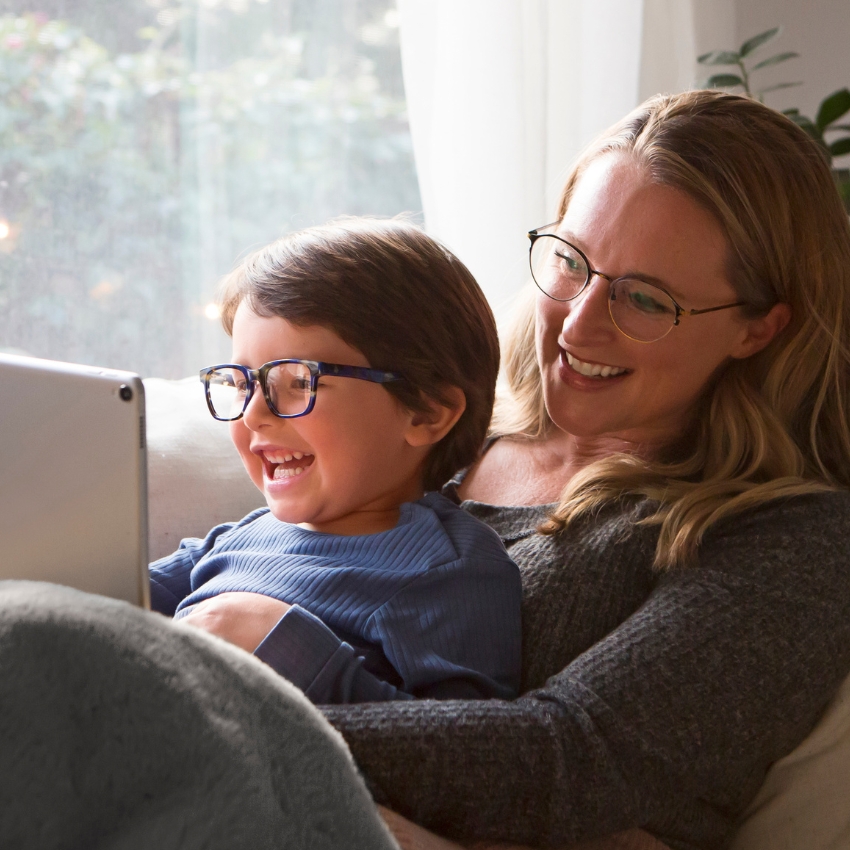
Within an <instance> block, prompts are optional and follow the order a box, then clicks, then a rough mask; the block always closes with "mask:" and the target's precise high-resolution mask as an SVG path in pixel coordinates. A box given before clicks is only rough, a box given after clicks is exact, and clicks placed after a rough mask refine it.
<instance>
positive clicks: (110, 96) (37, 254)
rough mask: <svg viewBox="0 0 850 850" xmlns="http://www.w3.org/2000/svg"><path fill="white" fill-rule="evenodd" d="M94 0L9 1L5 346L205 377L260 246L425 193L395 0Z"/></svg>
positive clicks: (4, 80) (2, 76) (1, 228)
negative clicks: (226, 307)
mask: <svg viewBox="0 0 850 850" xmlns="http://www.w3.org/2000/svg"><path fill="white" fill-rule="evenodd" d="M78 5H79V8H76V9H75V12H74V15H73V16H71V15H67V14H66V15H65V16H64V18H59V17H56V16H53V15H51V14H50V10H48V12H35V11H33V12H26V13H24V12H20V11H18V12H17V13H15V14H3V13H4V12H6V11H7V8H4V7H3V6H0V350H2V349H21V350H24V351H26V352H28V353H30V354H34V355H37V356H40V357H50V358H55V359H62V360H73V361H77V362H85V363H96V364H98V365H103V366H111V367H114V368H126V369H132V370H134V371H138V372H140V373H142V374H143V375H157V376H160V377H182V376H184V375H187V374H192V373H193V372H195V371H196V370H197V368H199V367H200V366H203V365H209V363H208V362H207V360H212V359H218V358H219V357H225V358H226V356H227V345H226V343H225V341H224V338H223V335H222V334H221V332H220V331H218V330H217V322H215V321H214V320H212V319H210V318H209V317H207V316H205V315H204V308H205V305H208V304H209V302H210V301H212V298H213V294H214V291H215V284H216V280H217V278H218V276H220V275H221V274H223V273H224V272H226V271H227V270H228V269H229V268H231V267H232V265H233V263H234V262H235V260H236V259H237V258H238V257H239V256H240V255H243V254H244V253H245V252H246V251H247V250H249V249H251V248H255V247H259V246H260V245H262V244H265V243H266V242H268V241H270V240H271V239H273V238H275V237H276V236H279V235H281V234H282V233H284V232H286V231H290V230H293V229H297V228H300V227H304V226H307V225H309V224H314V223H318V222H322V221H325V220H327V219H328V218H331V217H333V216H335V215H339V214H343V213H347V214H364V213H369V214H378V215H393V214H395V213H397V212H401V211H405V210H412V211H417V210H419V209H420V208H421V207H420V200H419V193H418V188H417V184H416V177H415V171H414V166H413V157H412V151H411V144H410V136H409V132H408V128H407V118H406V113H405V104H404V96H403V90H402V85H401V71H400V62H399V56H398V36H397V28H396V25H395V20H394V17H393V16H394V3H393V0H312V1H311V0H273V2H271V3H268V2H265V3H264V2H258V0H244V2H239V0H232V1H231V2H230V4H229V5H227V4H225V3H221V2H217V0H184V2H182V3H181V4H180V5H179V6H175V5H169V0H145V1H144V2H143V0H133V1H132V2H129V0H121V1H120V3H112V4H111V7H112V10H113V11H112V15H110V14H109V13H108V9H107V7H108V6H109V4H108V3H105V2H103V0H101V2H99V3H98V2H97V0H89V2H88V4H86V3H82V4H78ZM63 8H64V7H63ZM63 8H60V9H59V11H63ZM54 12H55V10H54ZM130 12H132V14H130ZM72 17H73V19H74V20H69V18H72ZM145 19H147V20H148V21H149V22H148V23H147V24H145V25H143V26H141V27H138V26H137V24H138V22H143V21H144V20H145ZM122 22H123V29H122ZM128 22H129V23H130V24H131V25H132V26H133V29H134V32H132V33H128V32H127V31H126V29H127V23H128ZM92 29H95V30H97V32H96V36H97V37H96V38H95V37H94V36H92V35H89V34H87V30H88V31H89V32H90V31H91V30H92ZM133 48H135V49H133Z"/></svg>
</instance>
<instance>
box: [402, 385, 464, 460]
mask: <svg viewBox="0 0 850 850" xmlns="http://www.w3.org/2000/svg"><path fill="white" fill-rule="evenodd" d="M442 395H443V397H444V398H445V399H446V402H445V403H442V402H439V401H437V400H436V399H433V398H429V397H427V396H426V397H425V403H426V404H427V405H428V407H427V409H426V410H416V411H411V413H410V424H409V425H408V426H407V431H406V432H405V439H406V440H407V444H408V445H410V446H433V445H434V444H435V443H439V442H440V440H442V439H443V437H445V436H446V434H448V433H449V431H451V430H452V428H453V427H454V425H455V422H457V421H458V419H460V417H461V416H462V415H463V411H464V410H466V396H465V395H464V392H463V390H462V389H461V388H460V387H444V388H443V389H442Z"/></svg>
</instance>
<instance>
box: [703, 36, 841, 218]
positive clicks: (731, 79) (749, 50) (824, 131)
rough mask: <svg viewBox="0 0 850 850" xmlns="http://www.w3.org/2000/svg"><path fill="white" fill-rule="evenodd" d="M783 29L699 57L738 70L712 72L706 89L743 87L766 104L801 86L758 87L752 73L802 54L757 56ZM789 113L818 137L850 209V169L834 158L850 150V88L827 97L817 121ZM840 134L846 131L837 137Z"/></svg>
mask: <svg viewBox="0 0 850 850" xmlns="http://www.w3.org/2000/svg"><path fill="white" fill-rule="evenodd" d="M780 32H781V28H780V27H774V28H773V29H769V30H766V31H765V32H762V33H759V34H758V35H755V36H753V37H752V38H749V39H747V40H746V41H745V42H744V43H743V44H742V45H741V46H740V47H739V48H738V50H737V51H734V50H712V51H711V52H709V53H704V54H703V55H702V56H699V57H697V62H699V63H700V64H701V65H709V66H716V65H731V66H734V70H731V71H725V72H721V73H717V74H712V75H711V76H710V77H709V78H708V79H707V80H704V81H703V82H702V83H701V85H703V86H704V87H706V88H741V89H743V91H744V92H745V93H746V94H747V95H749V96H750V97H754V98H756V99H758V100H760V101H761V102H762V103H764V96H765V95H766V94H767V93H768V92H772V91H777V90H778V89H787V88H791V87H793V86H799V85H801V83H799V82H793V83H787V82H786V83H774V84H773V85H769V86H767V87H765V88H760V89H754V87H753V83H752V77H751V75H752V74H753V73H755V72H756V71H761V70H762V69H763V68H768V67H771V66H773V65H779V64H780V63H782V62H786V61H787V60H789V59H794V58H796V57H797V56H798V55H799V54H797V53H794V52H791V51H788V52H784V53H776V54H774V55H773V56H769V57H767V58H766V59H760V58H757V57H754V55H753V54H755V53H757V52H759V51H760V48H762V47H763V46H764V45H765V44H767V43H768V42H770V41H773V39H774V38H776V36H778V35H779V33H780ZM783 112H784V114H785V115H787V116H788V117H789V118H790V119H791V120H792V121H794V122H795V123H796V124H799V126H800V127H802V128H803V129H804V130H805V131H806V133H808V134H809V136H811V137H812V139H814V140H815V141H816V142H817V143H818V145H819V146H820V147H821V149H822V150H823V152H824V154H825V156H826V157H827V160H828V162H829V164H830V166H831V167H832V173H833V175H834V176H835V182H836V184H837V185H838V191H839V192H840V193H841V197H842V198H843V199H844V206H845V207H847V210H848V211H850V169H848V168H836V167H835V165H834V159H835V158H836V157H839V156H843V155H844V154H846V153H850V135H847V134H848V133H850V123H846V124H840V123H838V122H839V121H840V120H841V119H842V118H844V116H846V115H847V114H848V113H850V89H848V88H846V87H845V88H842V89H839V90H838V91H835V92H833V93H832V94H830V95H828V96H827V97H825V98H824V99H823V100H822V101H821V104H820V106H819V107H818V111H817V115H816V116H815V118H814V120H812V119H811V118H809V117H808V116H806V115H803V114H801V112H800V110H799V109H785V110H783ZM836 133H842V134H844V135H840V136H838V137H836V135H835V134H836Z"/></svg>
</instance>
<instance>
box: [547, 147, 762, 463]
mask: <svg viewBox="0 0 850 850" xmlns="http://www.w3.org/2000/svg"><path fill="white" fill-rule="evenodd" d="M557 235H559V236H560V237H561V238H563V239H567V240H568V241H569V242H571V243H572V244H574V245H576V246H577V247H578V248H580V250H582V251H583V252H585V253H586V255H587V256H588V258H589V260H590V262H591V263H592V264H593V267H594V268H599V269H603V270H604V277H603V276H602V272H600V273H599V276H598V277H597V278H596V279H595V280H591V282H590V283H589V284H588V285H587V288H586V289H585V290H584V291H583V292H582V293H581V294H580V295H579V296H577V297H576V298H574V299H572V300H570V301H555V300H553V299H552V298H549V297H548V296H547V295H545V294H543V293H541V294H540V295H539V296H538V298H537V356H538V362H539V364H540V369H541V373H542V376H543V393H544V399H545V402H546V409H547V411H548V413H549V416H550V417H551V419H552V421H553V422H554V424H555V425H557V426H558V427H559V428H560V429H561V430H562V431H564V432H565V433H566V434H570V435H572V436H573V437H574V438H581V439H585V438H592V439H596V438H599V437H604V438H614V439H616V440H620V441H625V442H627V443H630V444H640V445H643V446H646V447H650V446H653V445H661V444H665V443H667V442H669V441H670V440H671V439H674V438H675V437H676V435H677V434H680V433H681V432H682V429H683V428H685V427H686V426H687V422H688V421H689V419H690V417H691V416H692V414H693V411H694V410H695V404H696V402H697V400H698V399H699V397H700V396H701V394H702V393H703V391H704V390H705V388H706V387H707V386H709V384H710V382H711V380H712V377H713V376H714V375H715V374H716V373H717V371H718V370H719V369H722V368H723V366H724V364H725V363H727V362H728V361H729V360H730V359H732V358H735V357H740V356H744V355H745V354H746V353H748V349H747V348H746V346H745V345H744V344H743V341H744V340H745V339H746V337H747V321H746V320H745V319H744V318H743V317H742V316H741V315H740V313H739V311H738V310H726V311H724V312H718V313H708V314H706V315H701V316H699V317H697V318H694V319H692V320H691V319H689V320H688V321H687V322H682V323H681V325H680V326H678V327H674V328H672V329H671V330H670V332H669V333H668V334H667V335H666V336H664V337H663V338H662V339H659V340H657V341H656V342H650V343H646V342H638V341H636V340H634V339H631V338H629V337H628V336H626V335H625V334H624V333H622V332H621V331H620V330H618V328H617V326H616V325H615V324H614V322H613V320H612V319H611V313H610V310H609V298H610V294H609V283H608V281H607V280H606V278H607V277H609V276H610V277H611V278H618V277H621V276H625V275H629V276H632V277H635V278H637V279H639V280H652V281H659V282H660V285H663V286H664V288H665V290H667V291H670V292H671V293H673V295H674V297H675V298H676V299H677V300H680V301H681V303H682V305H683V307H684V308H685V309H699V308H702V307H706V306H711V305H713V304H722V303H725V302H730V301H734V300H736V293H735V291H734V289H733V288H732V285H731V284H730V283H729V281H728V278H727V276H726V258H727V255H728V245H727V243H726V239H725V236H724V234H723V231H722V230H721V228H720V226H719V224H718V223H717V221H716V220H715V219H714V217H713V216H712V215H711V214H709V213H708V212H707V211H706V210H704V209H703V208H702V207H700V206H699V205H698V204H697V203H696V202H695V201H693V200H692V199H691V198H690V197H689V196H687V195H686V194H685V193H684V192H681V191H679V190H677V189H673V188H671V187H669V186H664V185H660V184H657V183H654V182H653V181H652V180H651V179H650V178H649V176H648V175H647V174H646V173H645V172H644V171H643V170H642V169H641V168H640V167H639V166H638V165H637V164H636V163H635V162H634V161H633V160H631V159H630V158H629V157H627V156H624V155H618V154H608V155H605V156H602V157H600V158H599V159H597V160H595V161H594V162H592V163H591V164H590V165H589V166H588V167H587V169H586V170H585V171H584V173H583V174H582V176H581V177H580V178H579V180H578V181H577V183H576V185H575V188H574V190H573V193H572V196H571V198H570V202H569V205H568V206H567V210H566V213H565V215H564V217H563V219H562V221H561V222H560V224H559V226H558V234H557Z"/></svg>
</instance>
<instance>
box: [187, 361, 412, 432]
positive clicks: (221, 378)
mask: <svg viewBox="0 0 850 850" xmlns="http://www.w3.org/2000/svg"><path fill="white" fill-rule="evenodd" d="M323 375H333V376H334V377H336V378H357V379H358V380H361V381H372V382H373V383H376V384H388V383H390V382H392V381H401V380H403V377H402V375H400V374H399V373H398V372H385V371H383V370H381V369H368V368H366V367H363V366H340V365H339V364H337V363H320V362H319V361H317V360H272V361H271V362H269V363H264V364H263V365H262V366H260V368H259V369H249V368H248V367H247V366H240V365H239V364H238V363H222V364H221V365H219V366H208V367H207V368H206V369H201V381H202V382H203V384H204V389H205V391H206V396H207V407H208V408H209V410H210V413H211V414H212V415H213V417H215V418H216V419H218V420H220V421H222V422H232V421H234V420H235V419H240V418H241V417H242V414H243V413H244V412H245V410H246V408H247V407H248V405H249V404H250V402H251V399H252V398H253V395H254V389H255V388H256V386H257V384H258V383H259V385H260V387H261V388H262V390H263V396H264V398H265V400H266V404H267V405H268V407H269V410H271V412H272V413H273V414H274V415H275V416H279V417H280V418H281V419H294V418H296V417H298V416H306V415H307V414H308V413H309V412H310V411H311V410H312V409H313V405H315V403H316V392H317V391H318V387H319V378H321V377H322V376H323Z"/></svg>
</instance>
